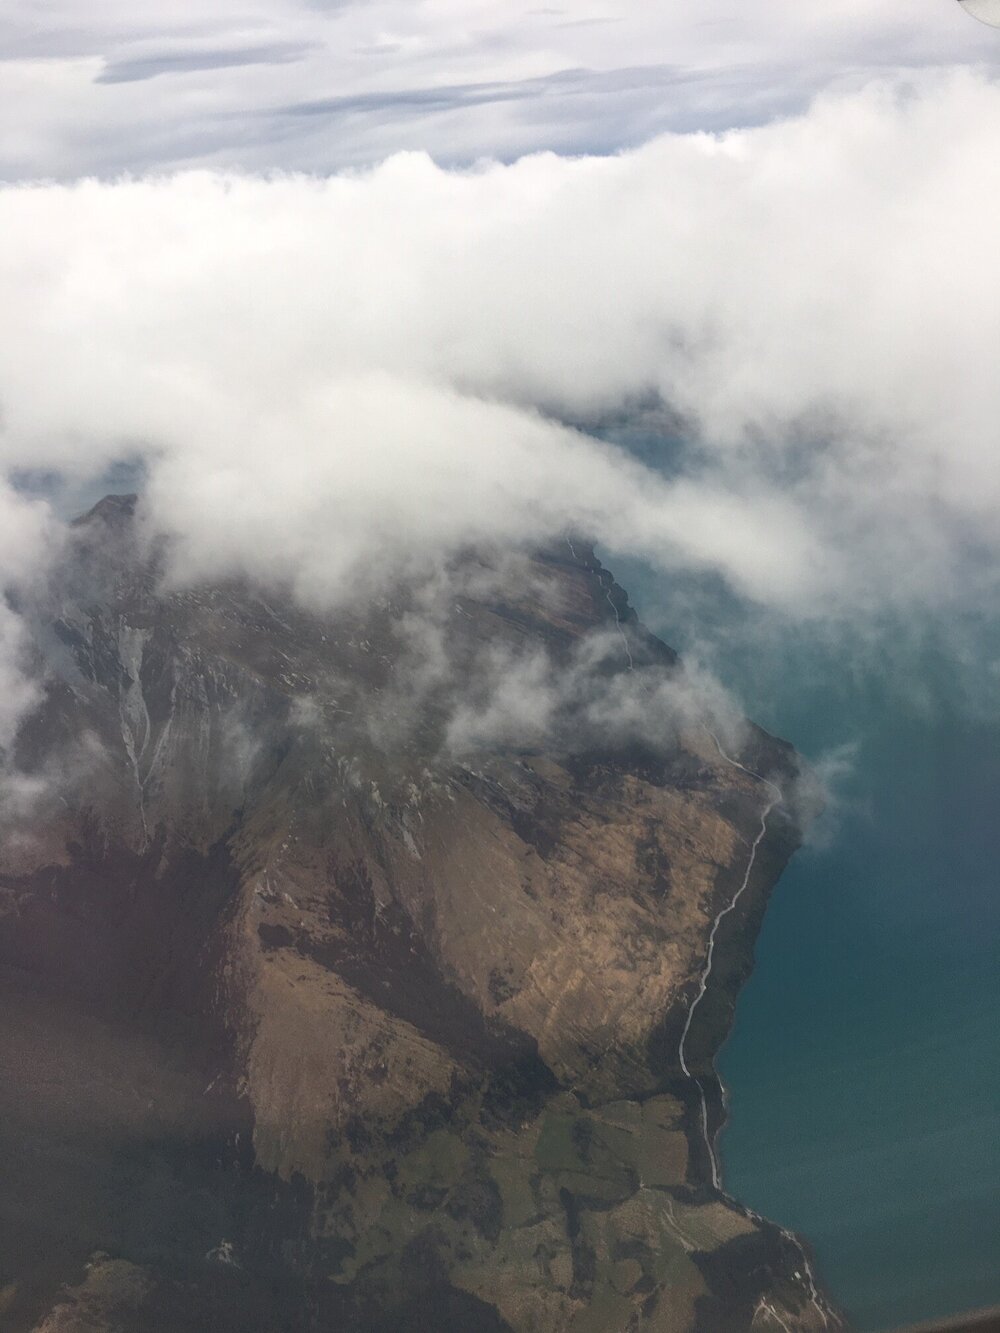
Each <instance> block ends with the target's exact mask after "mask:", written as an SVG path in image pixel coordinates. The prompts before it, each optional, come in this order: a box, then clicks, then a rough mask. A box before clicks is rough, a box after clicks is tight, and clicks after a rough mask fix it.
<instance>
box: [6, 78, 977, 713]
mask: <svg viewBox="0 0 1000 1333" xmlns="http://www.w3.org/2000/svg"><path fill="white" fill-rule="evenodd" d="M998 124H1000V86H997V85H996V84H994V83H991V82H989V81H988V80H986V79H984V78H981V77H977V76H974V75H971V74H968V73H964V74H955V75H951V76H948V77H941V76H933V77H928V78H927V79H926V80H923V81H920V82H918V83H916V84H913V83H909V84H907V85H906V86H905V87H901V86H898V85H880V86H873V87H869V88H868V89H867V90H865V91H863V92H861V93H857V94H854V95H851V96H847V97H842V98H831V97H828V98H822V99H820V100H819V101H818V102H817V103H816V104H815V105H814V106H813V107H812V109H811V110H810V111H809V113H808V114H806V115H804V116H802V117H800V118H798V119H794V120H789V121H784V122H780V123H775V124H772V125H769V126H766V127H764V128H759V129H751V130H744V131H739V132H733V133H731V134H727V135H725V136H722V137H712V136H708V135H703V134H695V135H667V136H665V137H661V138H658V139H655V140H654V141H652V142H651V143H649V144H647V145H646V146H644V147H642V148H640V149H637V150H635V151H632V152H626V153H622V154H620V155H618V156H616V157H611V158H576V159H563V158H558V157H555V156H552V155H542V156H536V157H531V158H526V159H524V160H522V161H520V162H517V163H516V164H514V165H512V166H499V165H493V166H485V167H482V168H480V169H476V170H474V171H468V172H449V171H445V170H442V169H440V168H438V167H436V166H434V165H433V164H432V162H431V161H430V160H429V159H428V158H426V157H425V156H422V155H404V156H400V157H396V158H393V159H390V160H389V161H387V162H386V163H385V164H383V165H382V166H380V167H378V168H375V169H373V170H370V171H366V172H364V173H362V174H358V175H352V176H340V177H334V178H328V179H316V178H306V177H297V176H296V177H288V176H286V177H274V178H266V179H264V178H255V177H246V176H236V177H232V176H218V175H212V174H203V173H195V174H185V175H180V176H173V177H168V178H162V179H147V180H134V181H124V182H121V183H118V184H98V183H94V182H86V181H85V182H81V183H79V184H76V185H72V186H57V185H51V186H21V187H18V186H11V187H8V188H5V189H3V190H0V234H2V236H3V238H4V243H3V246H2V247H0V305H2V309H3V311H4V318H3V321H2V327H0V401H2V407H3V429H2V434H0V462H2V466H3V468H4V469H5V470H6V472H7V474H8V476H9V477H16V476H17V475H18V474H19V473H20V472H22V471H23V470H25V469H29V468H30V469H35V470H36V471H37V470H38V469H49V470H53V471H55V472H61V473H64V474H67V475H69V476H71V477H73V478H75V479H77V480H80V479H81V478H83V479H85V478H87V477H89V476H96V475H97V474H99V473H100V472H101V471H102V469H104V468H106V467H107V466H108V465H109V464H111V463H113V462H115V461H116V460H121V459H122V458H133V459H137V460H141V461H142V463H143V464H144V466H145V468H146V470H147V474H148V485H147V488H146V504H147V509H148V513H149V516H150V520H151V522H152V523H153V525H154V526H155V527H156V528H158V529H160V530H162V531H165V532H167V533H169V534H170V535H171V536H172V537H173V539H174V551H175V564H174V573H175V576H176V577H179V578H184V579H188V578H200V577H218V576H221V575H225V574H228V573H234V572H244V573H247V574H249V575H250V576H252V577H255V578H257V579H260V580H264V581H270V582H280V583H284V584H287V585H290V586H291V587H292V588H294V589H295V590H296V592H297V593H298V595H299V596H301V597H302V598H303V599H305V600H307V601H312V602H321V603H326V604H330V603H335V602H336V601H337V600H338V599H340V598H342V597H344V596H345V595H348V594H349V593H351V592H353V591H355V590H357V589H358V588H361V589H364V590H370V589H371V587H372V586H373V584H377V583H379V582H382V581H384V580H387V579H392V578H394V577H396V576H397V575H398V574H399V572H400V571H402V570H410V569H412V568H414V567H415V566H416V567H422V566H434V565H435V564H437V563H439V562H440V561H441V560H442V559H443V558H444V557H445V556H447V555H448V554H449V553H450V552H452V551H454V550H456V549H458V548H460V547H462V546H464V545H466V544H468V543H470V542H482V541H490V542H499V543H520V542H531V541H535V540H538V539H542V538H544V537H547V536H551V535H554V534H559V533H562V532H565V531H570V530H573V531H581V532H586V533H587V534H588V535H590V536H592V537H594V538H596V539H597V540H598V541H600V542H602V543H604V544H605V545H606V546H608V547H610V548H612V549H615V550H618V551H621V552H629V553H636V554H640V555H642V556H643V557H645V558H646V559H648V560H650V561H652V562H653V563H655V564H657V565H659V566H660V567H662V568H664V569H665V570H669V569H671V568H678V567H684V568H692V567H694V568H700V569H710V570H715V571H718V572H719V573H720V574H721V575H722V576H723V577H724V578H725V579H727V580H729V581H730V582H731V583H732V584H733V585H734V586H735V587H736V588H737V589H738V590H739V591H740V592H741V593H742V594H744V595H747V596H749V597H751V598H754V599H757V600H758V601H760V602H762V603H767V604H770V605H777V606H780V607H782V608H784V609H785V610H786V611H790V612H792V613H794V614H807V615H815V614H827V613H831V612H837V611H843V610H848V611H849V610H851V609H852V608H858V607H864V608H866V609H870V608H872V607H877V606H879V605H881V604H883V603H887V602H892V603H895V604H899V603H900V602H902V603H904V604H905V603H907V602H910V601H919V602H922V603H924V602H928V601H929V602H940V601H942V600H946V599H949V598H953V597H955V596H957V595H959V593H963V592H964V593H972V594H974V595H977V596H978V595H982V593H983V590H984V588H985V582H984V580H985V578H986V575H985V573H984V574H983V575H982V576H981V577H980V576H979V575H977V574H976V573H975V571H976V570H977V569H979V570H983V571H985V570H986V569H988V567H989V566H990V565H991V563H994V562H995V557H996V556H997V555H998V554H1000V551H998V547H1000V518H998V515H1000V469H998V468H997V465H996V438H997V431H998V422H1000V377H998V376H997V373H996V349H997V348H998V347H1000V299H998V297H1000V246H998V244H997V240H996V234H995V233H996V216H997V206H998V204H1000V155H998V153H997V151H996V126H997V125H998ZM643 413H644V414H645V416H644V418H643V419H644V422H645V428H646V429H647V430H648V431H651V432H655V431H656V430H663V431H667V432H668V433H669V434H671V435H672V437H673V439H672V440H671V441H668V442H667V443H666V444H664V446H663V453H662V458H659V457H658V456H657V455H656V451H655V448H654V450H653V463H654V467H653V468H651V467H649V466H647V465H646V464H645V463H640V462H639V461H637V459H636V458H635V457H634V456H631V455H629V454H628V453H627V452H625V451H623V450H622V449H620V448H616V447H614V446H613V445H611V444H608V443H602V442H600V441H598V440H596V439H594V438H592V437H591V436H590V435H589V434H587V433H585V430H586V429H587V428H588V427H594V426H595V425H596V423H600V422H604V423H605V424H607V423H608V422H609V421H612V420H624V419H629V420H631V421H632V422H633V424H634V422H635V421H636V419H637V418H638V417H639V416H641V415H642V414H643ZM566 422H575V423H576V427H577V428H575V429H574V428H571V427H570V426H568V425H567V424H565V423H566ZM581 427H582V429H581ZM633 433H634V432H633ZM645 456H646V457H647V458H649V457H650V454H649V446H648V442H647V447H646V453H645ZM668 459H669V460H670V465H669V467H667V460H668ZM661 462H662V464H663V466H662V468H661V467H660V466H659V463H661ZM0 500H2V503H3V506H4V515H5V517H6V518H7V519H8V522H7V524H6V526H7V527H8V532H7V533H5V534H4V535H3V537H2V538H0V543H2V545H0V556H2V558H3V561H4V570H5V575H6V581H7V582H8V584H9V583H11V582H15V581H17V580H18V579H22V580H23V578H24V577H25V576H26V574H27V573H28V572H29V570H30V568H31V567H32V562H33V560H34V558H35V556H36V555H37V552H38V549H39V546H40V545H44V542H43V541H42V540H41V538H40V536H39V534H40V533H41V531H42V526H40V525H44V515H39V513H38V511H37V508H34V507H26V506H25V505H24V504H23V503H22V502H21V501H19V500H18V499H17V498H16V497H15V496H14V495H13V494H11V493H8V492H6V491H5V492H3V493H2V495H0ZM8 511H9V513H8ZM14 524H21V525H23V526H24V530H25V534H26V535H25V536H24V538H23V539H21V538H18V537H17V536H11V535H10V534H11V533H14V532H16V531H17V529H15V527H14V526H12V525H14ZM977 579H979V582H977ZM0 632H2V634H3V641H4V643H5V644H10V645H12V648H11V651H9V652H6V653H5V659H4V660H6V661H8V662H12V661H14V660H16V647H17V643H16V641H17V633H16V625H14V624H13V621H11V622H10V624H6V625H5V627H0ZM10 669H11V670H13V667H11V668H10ZM5 695H6V696H7V697H16V690H15V691H14V692H13V693H12V691H11V690H10V689H8V690H6V691H5Z"/></svg>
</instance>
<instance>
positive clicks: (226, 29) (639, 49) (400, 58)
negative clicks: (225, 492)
mask: <svg viewBox="0 0 1000 1333" xmlns="http://www.w3.org/2000/svg"><path fill="white" fill-rule="evenodd" d="M0 59H2V60H3V62H4V67H3V76H2V78H0V179H6V180H21V179H38V178H41V179H60V180H67V179H73V178H75V177H77V176H81V175H98V176H101V177H105V178H108V177H116V176H118V175H120V174H122V173H129V174H136V173H139V174H141V173H144V172H148V171H151V170H158V171H164V170H166V171H173V170H176V169H178V168H185V167H192V166H203V167H221V168H226V169H232V168H237V167H238V168H241V169H244V170H252V171H275V170H280V171H288V170H296V171H309V172H318V173H321V174H326V173H329V172H331V171H335V170H339V169H342V168H344V167H347V166H363V165H365V164H368V163H371V162H373V161H376V160H380V159H382V158H384V157H387V156H389V155H390V154H392V153H394V152H398V151H400V150H403V149H419V150H425V151H427V152H429V153H430V154H431V155H432V156H433V157H434V159H435V160H436V161H438V162H440V163H443V164H446V165H456V164H465V163H469V162H473V161H476V160H477V159H479V158H483V157H488V158H499V159H502V160H505V161H508V160H511V159H512V158H515V157H519V156H523V155H524V154H525V153H528V152H535V151H539V150H544V149H551V150H553V151H556V152H559V153H591V152H602V153H604V152H614V151H617V150H618V149H620V148H622V147H632V146H635V145H637V144H639V143H643V142H645V141H646V140H648V139H649V138H651V137H652V136H654V135H655V134H657V133H660V132H662V131H665V130H699V129H706V130H711V131H716V130H722V129H727V128H731V127H733V126H739V125H747V124H760V123H762V122H764V121H767V120H770V119H773V118H774V117H775V116H778V115H787V114H789V113H792V112H795V111H800V110H802V109H803V107H805V106H806V105H807V104H808V102H809V101H810V99H811V98H812V97H813V96H814V95H815V94H816V93H817V92H820V91H822V90H825V89H829V88H848V89H849V88H854V87H858V86H861V85H863V84H864V83H866V82H868V81H869V80H870V79H872V78H878V77H885V76H892V75H894V74H895V73H897V72H898V71H913V70H922V69H927V68H930V67H934V66H954V65H963V66H978V67H982V68H984V69H987V70H993V71H995V70H996V68H997V40H996V34H995V33H994V32H992V31H991V30H990V29H989V28H987V27H984V26H983V25H981V24H978V23H976V22H974V21H972V20H970V19H969V17H968V16H967V15H966V14H965V13H963V12H962V10H961V8H960V6H959V5H958V4H957V3H956V0H879V3H878V4H871V3H866V2H865V0H824V3H823V4H803V3H802V0H757V2H756V3H754V4H745V3H740V0H699V3H697V4H692V3H688V2H685V3H681V0H659V2H658V3H649V0H571V2H570V3H561V4H560V3H556V4H551V5H549V4H533V3H532V2H531V0H525V2H524V3H514V2H513V0H382V2H381V3H380V2H378V0H362V2H360V3H351V0H311V2H308V0H307V2H306V3H302V2H297V0H220V2H219V3H217V4H214V5H212V6H209V7H207V8H206V6H204V5H201V4H194V3H192V2H191V0H169V3H168V0H129V3H127V4H126V3H124V0H103V2H102V3H101V4H99V5H98V4H94V3H89V4H88V3H85V2H84V3H80V2H79V0H74V3H67V0H51V2H50V3H47V4H46V5H44V6H39V5H38V4H35V3H32V2H31V0H4V4H3V5H2V6H0Z"/></svg>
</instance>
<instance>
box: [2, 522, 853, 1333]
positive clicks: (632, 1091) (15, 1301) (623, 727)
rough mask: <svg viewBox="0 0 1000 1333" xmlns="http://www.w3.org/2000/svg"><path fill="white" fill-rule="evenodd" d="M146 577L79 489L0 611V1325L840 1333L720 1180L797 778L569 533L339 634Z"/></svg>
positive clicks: (300, 1331) (154, 553)
mask: <svg viewBox="0 0 1000 1333" xmlns="http://www.w3.org/2000/svg"><path fill="white" fill-rule="evenodd" d="M169 569H170V552H169V550H165V549H164V548H163V547H162V544H159V543H157V542H156V541H152V540H149V539H148V538H147V537H146V535H145V532H144V528H143V524H142V522H141V508H140V507H139V506H137V502H136V500H135V497H130V496H108V497H107V498H106V499H104V500H103V501H101V502H100V504H98V505H97V506H96V507H95V508H94V509H93V510H92V511H91V512H90V513H89V514H87V515H86V516H84V517H83V518H82V519H80V520H78V521H77V523H76V524H75V525H74V527H73V529H72V532H71V536H70V539H69V542H68V545H67V548H66V550H65V552H64V553H63V555H62V557H61V559H60V561H59V564H58V567H57V569H56V570H55V572H54V574H53V576H52V578H51V580H50V582H49V584H48V586H47V587H46V589H45V590H44V591H43V592H40V593H39V594H38V595H37V596H36V597H35V598H33V599H32V601H31V602H30V603H28V602H27V601H26V602H25V604H23V605H21V606H19V608H18V609H19V610H20V612H21V614H22V615H23V616H25V618H26V619H28V620H29V622H30V623H31V624H32V626H33V631H34V641H35V644H36V652H37V663H36V666H37V671H38V675H39V678H40V679H43V680H44V699H43V701H42V703H41V705H40V706H39V707H38V708H37V710H36V711H35V712H34V714H33V715H32V716H31V717H30V718H29V719H28V720H27V722H26V723H25V724H24V726H23V727H22V729H21V732H20V733H19V737H18V741H17V747H16V751H15V753H14V754H13V755H12V756H9V763H8V768H9V770H10V773H11V774H12V775H13V776H12V777H11V780H10V781H9V782H8V785H7V788H6V791H7V793H8V799H7V807H8V808H7V810H6V811H5V812H4V814H3V838H2V843H0V847H2V851H0V872H2V873H0V985H2V988H3V1005H2V1018H0V1049H2V1052H3V1063H4V1067H5V1068H6V1070H7V1071H8V1073H7V1076H5V1077H4V1079H3V1082H2V1087H0V1157H2V1159H3V1160H4V1161H5V1162H6V1164H7V1165H6V1168H5V1175H6V1180H5V1182H4V1187H3V1191H2V1195H0V1314H2V1316H3V1318H4V1320H5V1321H6V1322H5V1323H4V1327H5V1328H10V1329H12V1330H14V1331H15V1333H20V1330H37V1331H38V1333H42V1331H44V1333H84V1331H85V1330H86V1331H87V1333H89V1331H90V1330H97V1329H100V1330H114V1331H117V1330H121V1333H125V1331H126V1330H133V1329H137V1328H141V1329H142V1330H143V1333H149V1331H153V1333H160V1331H162V1333H178V1331H179V1330H189V1329H190V1330H202V1329H208V1328H211V1329H213V1330H223V1331H226V1333H228V1331H229V1330H232V1333H236V1331H237V1330H239V1333H246V1331H247V1330H275V1331H277V1330H282V1333H312V1331H313V1330H331V1331H332V1330H337V1331H338V1333H354V1331H355V1330H356V1331H358V1333H361V1331H362V1330H363V1331H364V1333H379V1331H384V1333H389V1331H390V1330H392V1331H393V1333H395V1331H397V1330H400V1331H404V1330H418V1329H419V1330H431V1329H432V1330H434V1331H435V1333H451V1331H453V1333H459V1331H460V1330H461V1331H463V1333H464V1331H465V1330H469V1329H473V1328H476V1329H480V1330H483V1331H484V1333H486V1331H488V1330H515V1331H516V1333H529V1331H530V1333H536V1331H537V1333H556V1330H559V1331H561V1330H567V1331H568V1330H573V1333H586V1331H587V1330H591V1331H592V1333H608V1331H612V1330H626V1329H628V1330H639V1329H642V1330H643V1333H668V1331H669V1333H685V1331H687V1330H699V1331H700V1333H726V1331H727V1330H745V1329H748V1328H750V1327H751V1326H752V1327H753V1328H754V1329H758V1330H767V1329H774V1330H778V1329H786V1330H788V1329H796V1330H814V1329H819V1328H832V1327H835V1326H839V1323H840V1321H839V1318H838V1316H837V1315H836V1313H835V1312H834V1311H833V1310H832V1309H830V1307H829V1306H828V1304H827V1302H826V1301H825V1299H824V1297H823V1296H822V1294H821V1293H819V1292H818V1291H817V1290H816V1287H815V1283H814V1279H813V1275H812V1270H811V1267H810V1263H809V1258H808V1255H807V1252H806V1250H805V1248H804V1247H803V1245H802V1243H801V1242H800V1241H799V1240H798V1239H797V1238H796V1237H794V1236H792V1235H791V1234H789V1233H787V1232H784V1231H782V1230H781V1229H779V1228H778V1227H777V1226H775V1225H773V1224H771V1223H769V1222H767V1221H765V1220H764V1219H762V1218H760V1217H758V1216H756V1215H755V1214H753V1213H751V1212H750V1211H748V1210H747V1209H746V1208H744V1207H742V1206H741V1205H740V1204H739V1203H738V1202H736V1201H734V1200H733V1199H731V1198H730V1197H729V1196H728V1195H726V1194H725V1193H724V1191H723V1190H722V1189H721V1188H720V1186H719V1183H718V1164H717V1161H716V1159H715V1154H714V1146H713V1144H714V1135H715V1133H716V1132H717V1130H718V1128H719V1125H720V1123H721V1120H722V1118H723V1113H724V1108H723V1105H722V1101H721V1096H720V1089H719V1086H718V1083H717V1080H716V1079H715V1076H714V1073H713V1069H712V1057H713V1054H714V1052H715V1051H716V1050H717V1048H718V1046H719V1044H720V1042H721V1041H722V1039H723V1037H724V1035H725V1033H726V1031H727V1030H728V1027H729V1025H730V1022H731V1018H732V1009H733V1003H734V1000H735V996H736V994H737V992H738V990H739V987H740V985H741V984H742V982H743V981H744V980H745V978H746V975H747V973H748V971H749V969H750V966H751V960H752V944H753V939H754V937H755V934H756V932H757V929H758V927H759V924H760V921H761V918H762V915H763V912H764V910H765V906H766V902H767V898H768V894H769V892H770V890H771V888H772V887H773V885H774V883H775V881H776V879H777V877H778V875H779V874H780V872H781V870H782V868H783V866H784V864H785V863H786V861H787V859H788V857H789V856H790V855H791V853H792V852H793V850H794V848H795V846H796V845H797V842H798V839H799V836H800V833H799V828H798V825H797V823H796V816H795V813H794V803H793V802H792V800H791V799H790V795H789V793H791V791H792V789H793V786H794V784H795V783H796V780H797V773H798V765H797V761H796V756H795V754H794V752H793V751H792V750H791V748H790V747H789V746H787V745H786V744H784V743H783V742H781V741H778V740H776V739H774V738H772V737H770V736H768V735H766V734H765V733H764V732H762V731H760V730H759V729H757V728H755V727H753V726H752V725H750V724H746V725H745V726H744V727H743V728H742V730H741V732H740V740H739V742H738V743H739V749H738V753H736V752H733V750H732V749H731V748H727V746H726V743H725V742H724V741H723V740H722V739H721V738H719V737H718V736H717V734H715V733H714V732H713V731H712V730H709V729H708V727H707V726H706V725H705V724H704V723H703V722H701V721H699V719H698V716H697V714H696V713H692V711H691V709H690V707H688V708H687V709H686V710H685V708H683V707H681V705H680V702H678V701H680V700H682V698H683V691H684V686H683V672H682V670H681V667H680V665H679V663H678V661H677V659H676V657H675V655H674V653H673V652H672V651H671V650H670V649H669V648H667V647H666V646H665V645H663V644H662V643H660V642H659V641H658V640H656V639H655V638H654V637H653V636H652V635H651V634H649V633H648V632H647V631H646V630H645V629H644V628H643V627H642V625H641V624H640V623H639V622H638V620H637V618H636V616H635V613H634V612H633V611H632V609H631V608H630V607H629V604H628V600H627V597H626V596H625V593H624V592H623V591H622V589H621V588H619V587H618V586H617V585H616V584H615V583H614V581H613V579H612V577H611V575H610V573H609V572H608V571H607V570H605V569H604V568H603V567H602V566H601V564H600V563H599V562H598V560H597V559H596V558H595V556H594V553H593V551H592V550H591V549H590V548H589V547H587V546H585V545H584V544H582V543H580V542H576V541H575V540H573V541H567V542H564V543H562V544H560V545H559V546H557V547H553V548H552V549H546V550H540V551H533V552H530V553H523V552H497V551H492V552H483V551H468V552H464V553H462V554H461V555H460V556H459V557H456V558H455V560H454V561H453V562H452V564H451V566H450V567H449V569H448V571H446V574H445V575H441V574H439V575H438V576H437V577H436V578H435V577H432V576H430V575H425V574H420V575H418V574H416V573H415V574H414V577H413V578H412V579H409V580H402V581H400V582H399V584H398V586H395V587H394V590H393V591H392V593H391V595H389V594H386V593H385V592H382V593H378V592H376V591H374V589H376V588H377V586H378V585H377V583H375V582H373V583H372V585H371V588H369V589H368V590H367V591H365V590H364V587H367V585H364V587H362V586H361V585H359V591H358V595H357V596H356V597H355V598H353V599H349V600H348V601H347V602H346V603H345V602H344V601H343V599H342V600H341V602H340V603H339V604H338V605H337V606H336V607H335V608H334V609H332V610H330V609H324V607H323V606H322V605H321V604H317V605H316V606H315V607H314V608H313V609H310V608H309V603H308V601H304V600H303V598H302V597H301V596H299V597H292V596H291V595H290V594H278V593H275V592H273V591H271V592H267V593H265V592H262V591H261V590H259V589H254V588H252V587H250V586H248V585H246V584H245V583H242V582H240V581H237V580H233V581H228V582H219V583H217V584H213V585H211V586H194V587H191V586H184V585H180V584H176V583H172V582H171V580H170V578H169V577H168V575H169ZM671 699H674V700H675V703H676V707H674V708H673V711H671V709H670V707H668V706H667V705H668V704H669V701H670V700H671ZM665 701H666V702H665ZM732 744H733V742H732V741H730V742H729V745H730V746H732ZM758 775H761V776H758Z"/></svg>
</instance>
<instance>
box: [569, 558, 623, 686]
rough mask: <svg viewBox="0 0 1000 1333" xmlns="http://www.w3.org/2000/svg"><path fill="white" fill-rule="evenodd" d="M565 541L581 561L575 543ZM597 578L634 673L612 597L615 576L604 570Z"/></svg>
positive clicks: (620, 621)
mask: <svg viewBox="0 0 1000 1333" xmlns="http://www.w3.org/2000/svg"><path fill="white" fill-rule="evenodd" d="M565 541H566V545H567V546H568V547H569V549H570V554H571V555H572V557H573V559H574V560H579V559H580V557H579V556H578V555H577V553H576V547H575V546H574V545H573V543H572V542H571V541H570V539H569V538H568V537H567V538H565ZM604 574H607V575H608V579H609V580H610V581H609V582H608V583H605V582H604V578H603V575H604ZM597 577H598V582H599V583H600V585H601V587H602V588H603V589H604V596H605V599H606V601H607V603H608V606H610V607H611V610H612V611H613V612H614V616H615V628H616V629H617V631H618V637H619V638H620V639H621V641H622V647H623V648H624V649H625V661H626V663H627V664H628V670H629V671H634V670H635V662H634V661H633V660H632V649H631V648H630V647H629V642H628V635H627V634H626V633H625V627H624V625H623V624H622V618H621V615H620V614H619V611H618V608H617V606H615V603H614V599H613V598H612V596H611V589H612V588H613V587H614V582H615V580H614V576H613V575H612V574H611V572H610V571H609V570H606V569H602V570H601V572H600V573H599V574H598V576H597Z"/></svg>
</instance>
